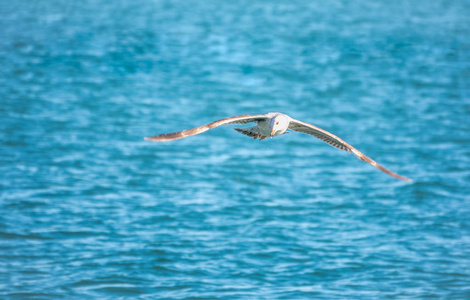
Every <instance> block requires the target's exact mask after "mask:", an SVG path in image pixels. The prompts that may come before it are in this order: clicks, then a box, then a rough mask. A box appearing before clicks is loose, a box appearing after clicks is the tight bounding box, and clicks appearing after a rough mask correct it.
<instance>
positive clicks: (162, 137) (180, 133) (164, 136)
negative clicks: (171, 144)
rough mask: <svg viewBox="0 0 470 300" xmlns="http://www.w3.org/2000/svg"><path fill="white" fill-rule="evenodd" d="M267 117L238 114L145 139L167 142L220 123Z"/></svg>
mask: <svg viewBox="0 0 470 300" xmlns="http://www.w3.org/2000/svg"><path fill="white" fill-rule="evenodd" d="M264 119H267V117H266V115H240V116H235V117H229V118H225V119H222V120H218V121H215V122H212V123H210V124H206V125H202V126H199V127H195V128H191V129H186V130H183V131H178V132H173V133H165V134H159V135H155V136H151V137H145V139H146V140H147V141H155V142H167V141H173V140H178V139H182V138H185V137H188V136H192V135H196V134H200V133H203V132H205V131H207V130H209V129H212V128H215V127H218V126H221V125H230V124H247V123H251V122H258V121H261V120H264Z"/></svg>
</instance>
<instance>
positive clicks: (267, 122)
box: [145, 112, 412, 182]
mask: <svg viewBox="0 0 470 300" xmlns="http://www.w3.org/2000/svg"><path fill="white" fill-rule="evenodd" d="M253 122H255V123H256V126H253V127H246V128H234V129H235V130H236V131H238V132H240V133H242V134H244V135H247V136H250V137H253V138H254V139H258V138H259V139H260V140H264V139H265V138H267V137H271V138H272V137H274V136H278V135H281V134H285V133H288V131H287V129H290V130H293V131H298V132H302V133H306V134H310V135H313V136H314V137H316V138H319V139H320V140H322V141H324V142H325V143H327V144H329V145H331V146H333V147H335V148H338V149H340V150H343V151H346V152H352V153H353V154H354V155H355V156H356V157H357V158H359V159H360V160H363V161H366V162H368V163H370V164H371V165H373V166H374V167H376V168H377V169H379V170H381V171H383V172H385V173H387V174H388V175H390V176H393V177H395V178H398V179H400V180H405V181H409V182H411V181H412V180H411V179H410V178H407V177H405V176H401V175H399V174H397V173H395V172H392V171H390V170H388V169H386V168H384V167H382V166H381V165H379V164H378V163H376V162H375V161H374V160H372V159H371V158H369V157H367V156H365V155H364V154H362V153H361V152H359V150H357V149H356V148H354V147H353V146H351V145H349V144H348V143H346V142H345V141H343V140H342V139H340V138H339V137H337V136H336V135H334V134H332V133H329V132H328V131H326V130H323V129H321V128H318V127H317V126H314V125H312V124H309V123H305V122H302V121H299V120H295V119H293V118H291V117H289V116H288V115H285V114H281V113H277V112H271V113H267V114H264V115H240V116H234V117H229V118H225V119H222V120H218V121H215V122H212V123H210V124H206V125H202V126H199V127H195V128H191V129H186V130H183V131H178V132H173V133H165V134H159V135H155V136H151V137H146V138H145V139H146V140H148V141H155V142H167V141H172V140H177V139H182V138H185V137H188V136H192V135H196V134H199V133H203V132H205V131H207V130H209V129H212V128H215V127H218V126H221V125H230V124H247V123H253Z"/></svg>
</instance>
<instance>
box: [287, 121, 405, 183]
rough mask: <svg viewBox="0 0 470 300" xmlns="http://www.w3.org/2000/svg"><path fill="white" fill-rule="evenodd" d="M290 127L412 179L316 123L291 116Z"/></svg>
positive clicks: (379, 167) (383, 168) (387, 170)
mask: <svg viewBox="0 0 470 300" xmlns="http://www.w3.org/2000/svg"><path fill="white" fill-rule="evenodd" d="M289 129H291V130H294V131H298V132H302V133H306V134H310V135H313V136H314V137H316V138H319V139H320V140H322V141H324V142H325V143H327V144H330V145H331V146H333V147H335V148H338V149H340V150H343V151H347V152H352V153H353V154H354V155H356V157H357V158H359V159H360V160H363V161H366V162H368V163H370V164H371V165H373V166H374V167H376V168H377V169H379V170H381V171H382V172H385V173H387V174H388V175H390V176H393V177H395V178H398V179H400V180H404V181H412V180H411V179H410V178H408V177H405V176H401V175H399V174H397V173H395V172H392V171H390V170H389V169H387V168H385V167H383V166H381V165H379V164H378V163H377V162H375V161H374V160H373V159H372V158H370V157H367V156H366V155H364V154H363V153H361V152H360V151H359V150H357V149H356V148H354V147H353V146H351V145H349V144H348V143H346V142H345V141H343V140H342V139H340V138H339V137H337V136H336V135H334V134H332V133H330V132H328V131H326V130H323V129H321V128H319V127H317V126H314V125H312V124H309V123H305V122H301V121H299V120H295V119H292V118H291V120H290V123H289Z"/></svg>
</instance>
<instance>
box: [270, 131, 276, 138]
mask: <svg viewBox="0 0 470 300" xmlns="http://www.w3.org/2000/svg"><path fill="white" fill-rule="evenodd" d="M275 132H276V130H274V129H273V130H272V131H271V138H272V137H273V136H274V133H275Z"/></svg>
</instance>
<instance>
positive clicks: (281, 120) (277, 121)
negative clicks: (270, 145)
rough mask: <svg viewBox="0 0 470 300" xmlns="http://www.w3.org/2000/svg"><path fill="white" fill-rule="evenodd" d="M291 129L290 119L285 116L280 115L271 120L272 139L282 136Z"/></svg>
mask: <svg viewBox="0 0 470 300" xmlns="http://www.w3.org/2000/svg"><path fill="white" fill-rule="evenodd" d="M287 127H289V118H288V117H287V116H285V115H278V116H275V117H274V118H272V119H271V137H273V136H277V135H281V134H283V133H284V132H286V130H287Z"/></svg>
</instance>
